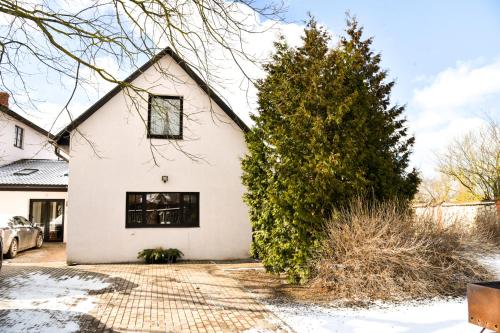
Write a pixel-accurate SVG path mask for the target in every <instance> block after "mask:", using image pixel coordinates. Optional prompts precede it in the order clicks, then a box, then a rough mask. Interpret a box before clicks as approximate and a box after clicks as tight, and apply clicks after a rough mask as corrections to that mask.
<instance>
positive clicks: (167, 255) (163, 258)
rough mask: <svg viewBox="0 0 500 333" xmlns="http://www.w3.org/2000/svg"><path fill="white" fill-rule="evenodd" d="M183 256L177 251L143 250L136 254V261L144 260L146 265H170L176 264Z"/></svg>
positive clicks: (161, 249) (171, 249) (162, 249)
mask: <svg viewBox="0 0 500 333" xmlns="http://www.w3.org/2000/svg"><path fill="white" fill-rule="evenodd" d="M183 255H184V254H183V253H182V252H181V250H179V249H173V248H170V249H164V248H162V247H157V248H154V249H144V250H142V251H140V252H139V253H138V254H137V258H138V259H144V261H145V262H146V264H165V263H167V264H172V263H176V262H177V259H180V258H181V257H182V256H183Z"/></svg>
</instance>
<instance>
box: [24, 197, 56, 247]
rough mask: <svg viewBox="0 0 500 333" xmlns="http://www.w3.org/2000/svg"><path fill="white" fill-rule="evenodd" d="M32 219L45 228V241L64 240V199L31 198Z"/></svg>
mask: <svg viewBox="0 0 500 333" xmlns="http://www.w3.org/2000/svg"><path fill="white" fill-rule="evenodd" d="M30 221H31V222H32V223H34V224H36V225H37V226H39V227H41V228H42V229H43V230H44V232H43V238H44V241H46V242H62V241H63V236H64V199H31V200H30Z"/></svg>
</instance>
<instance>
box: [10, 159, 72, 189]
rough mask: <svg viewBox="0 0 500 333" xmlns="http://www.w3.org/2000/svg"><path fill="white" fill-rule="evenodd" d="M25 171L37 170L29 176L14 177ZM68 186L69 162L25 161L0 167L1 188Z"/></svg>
mask: <svg viewBox="0 0 500 333" xmlns="http://www.w3.org/2000/svg"><path fill="white" fill-rule="evenodd" d="M23 169H37V170H38V171H37V172H34V173H32V174H29V175H14V173H17V172H19V171H21V170H23ZM6 185H10V186H18V185H23V187H27V186H30V185H32V186H59V187H61V186H68V162H66V161H57V160H33V159H23V160H18V161H15V162H13V163H10V164H7V165H4V166H1V167H0V186H6Z"/></svg>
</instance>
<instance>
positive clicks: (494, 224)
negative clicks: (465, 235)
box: [471, 214, 500, 248]
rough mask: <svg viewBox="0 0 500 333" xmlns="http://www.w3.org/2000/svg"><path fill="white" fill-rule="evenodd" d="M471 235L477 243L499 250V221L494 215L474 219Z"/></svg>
mask: <svg viewBox="0 0 500 333" xmlns="http://www.w3.org/2000/svg"><path fill="white" fill-rule="evenodd" d="M471 234H472V236H474V237H475V238H476V239H477V240H478V241H482V242H486V243H491V244H493V245H496V246H497V248H500V221H499V220H498V217H497V216H495V215H494V214H484V215H480V216H478V217H477V218H476V221H475V223H474V225H473V227H472V229H471Z"/></svg>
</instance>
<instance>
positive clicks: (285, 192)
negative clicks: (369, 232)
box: [243, 19, 419, 281]
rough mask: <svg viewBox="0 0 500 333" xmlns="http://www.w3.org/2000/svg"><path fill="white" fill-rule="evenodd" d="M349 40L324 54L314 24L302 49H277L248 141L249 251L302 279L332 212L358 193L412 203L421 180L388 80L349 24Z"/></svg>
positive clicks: (281, 44)
mask: <svg viewBox="0 0 500 333" xmlns="http://www.w3.org/2000/svg"><path fill="white" fill-rule="evenodd" d="M346 35H347V36H346V37H344V38H341V40H340V42H339V44H338V45H337V47H335V48H333V49H330V48H329V47H328V43H329V42H330V36H329V35H328V34H327V32H326V31H325V30H324V29H323V28H321V27H318V26H317V24H316V22H315V21H314V20H313V19H312V20H311V21H310V22H309V24H308V25H307V27H306V29H305V37H304V38H303V45H302V46H300V47H298V48H291V47H290V46H288V45H287V44H286V42H285V41H284V40H283V39H280V40H279V41H278V42H276V43H275V47H276V52H275V54H274V55H273V58H272V61H271V62H270V63H269V64H267V65H266V66H265V70H266V72H267V77H266V78H265V79H264V80H261V81H259V82H258V91H259V93H258V100H259V113H258V114H256V115H254V116H253V120H254V121H255V126H254V127H253V128H252V130H251V131H249V132H248V133H247V137H246V139H247V143H248V148H249V153H248V155H247V156H246V157H245V158H244V160H243V170H244V176H243V182H244V184H245V185H246V187H247V193H246V195H245V200H246V202H247V203H248V205H249V207H250V215H251V216H250V217H251V221H252V225H253V230H254V235H253V236H254V237H253V245H252V251H253V254H254V255H256V256H259V257H260V258H261V259H262V262H263V264H264V265H265V267H266V268H267V269H268V270H270V271H273V272H284V271H285V272H288V275H289V277H290V278H291V279H292V280H295V281H304V280H306V279H307V278H308V273H309V271H308V269H307V260H308V259H309V258H310V256H311V254H312V252H313V251H314V249H315V248H316V246H317V245H318V244H319V241H320V240H321V235H322V225H323V223H324V221H325V219H327V218H328V217H329V216H330V214H331V213H332V211H333V210H334V209H335V208H338V207H341V206H343V205H345V204H346V203H347V202H348V201H349V200H351V199H352V198H353V197H355V196H359V195H363V194H366V197H367V198H369V199H373V200H387V199H393V198H396V197H397V198H398V199H400V200H401V199H411V198H412V197H413V195H414V194H415V193H416V189H417V185H418V183H419V178H418V175H417V172H416V171H415V170H413V171H411V172H407V171H406V170H407V168H408V159H409V154H410V151H411V147H412V145H413V142H414V138H413V137H411V136H409V135H408V133H407V128H406V124H405V120H404V119H403V118H402V113H403V111H404V107H402V106H397V105H396V106H391V104H390V93H391V90H392V88H393V86H394V82H392V81H389V82H387V72H386V71H384V70H382V69H381V68H380V55H379V54H375V53H374V52H373V51H372V50H371V43H372V39H371V38H369V39H363V38H362V28H361V27H359V26H358V23H357V21H356V20H355V19H349V20H348V22H347V28H346Z"/></svg>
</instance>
